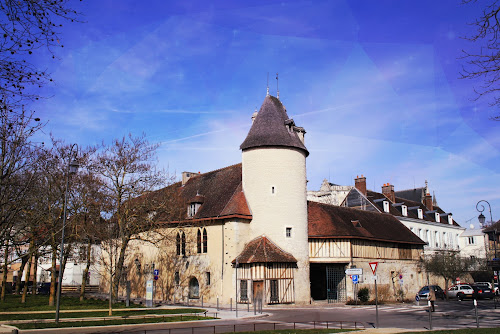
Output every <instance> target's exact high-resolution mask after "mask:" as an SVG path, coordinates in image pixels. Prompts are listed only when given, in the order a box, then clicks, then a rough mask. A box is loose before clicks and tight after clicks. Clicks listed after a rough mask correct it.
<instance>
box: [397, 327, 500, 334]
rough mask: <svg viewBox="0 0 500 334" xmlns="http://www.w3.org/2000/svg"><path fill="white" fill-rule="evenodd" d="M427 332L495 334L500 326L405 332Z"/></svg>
mask: <svg viewBox="0 0 500 334" xmlns="http://www.w3.org/2000/svg"><path fill="white" fill-rule="evenodd" d="M415 333H427V334H493V333H495V334H496V333H500V328H467V329H453V330H451V329H449V330H441V331H421V332H407V333H405V334H415Z"/></svg>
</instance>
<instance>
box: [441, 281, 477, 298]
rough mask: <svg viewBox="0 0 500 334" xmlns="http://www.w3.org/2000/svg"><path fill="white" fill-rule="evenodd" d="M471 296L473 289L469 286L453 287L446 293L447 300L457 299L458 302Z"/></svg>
mask: <svg viewBox="0 0 500 334" xmlns="http://www.w3.org/2000/svg"><path fill="white" fill-rule="evenodd" d="M473 294H474V289H473V288H472V287H471V286H470V285H469V284H457V285H453V286H451V287H450V288H449V289H448V291H446V295H447V296H448V298H458V299H459V300H462V299H464V298H466V297H469V298H472V295H473Z"/></svg>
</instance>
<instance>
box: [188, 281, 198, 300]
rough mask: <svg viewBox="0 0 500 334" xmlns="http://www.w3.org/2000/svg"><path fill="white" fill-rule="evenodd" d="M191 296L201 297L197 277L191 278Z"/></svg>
mask: <svg viewBox="0 0 500 334" xmlns="http://www.w3.org/2000/svg"><path fill="white" fill-rule="evenodd" d="M189 298H200V284H199V283H198V280H197V279H196V277H192V278H191V279H190V280H189Z"/></svg>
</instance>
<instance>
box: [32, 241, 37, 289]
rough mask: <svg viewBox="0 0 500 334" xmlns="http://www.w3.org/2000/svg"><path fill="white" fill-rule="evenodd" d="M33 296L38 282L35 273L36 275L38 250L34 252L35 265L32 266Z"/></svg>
mask: <svg viewBox="0 0 500 334" xmlns="http://www.w3.org/2000/svg"><path fill="white" fill-rule="evenodd" d="M33 271H34V273H33V292H32V293H33V295H36V290H37V285H38V280H37V277H36V275H37V273H38V249H37V250H36V251H35V264H34V266H33Z"/></svg>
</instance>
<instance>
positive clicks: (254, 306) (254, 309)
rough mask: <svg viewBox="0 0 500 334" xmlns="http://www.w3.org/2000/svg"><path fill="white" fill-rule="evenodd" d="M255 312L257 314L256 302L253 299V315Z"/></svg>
mask: <svg viewBox="0 0 500 334" xmlns="http://www.w3.org/2000/svg"><path fill="white" fill-rule="evenodd" d="M256 314H257V303H256V302H255V300H254V301H253V315H256Z"/></svg>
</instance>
